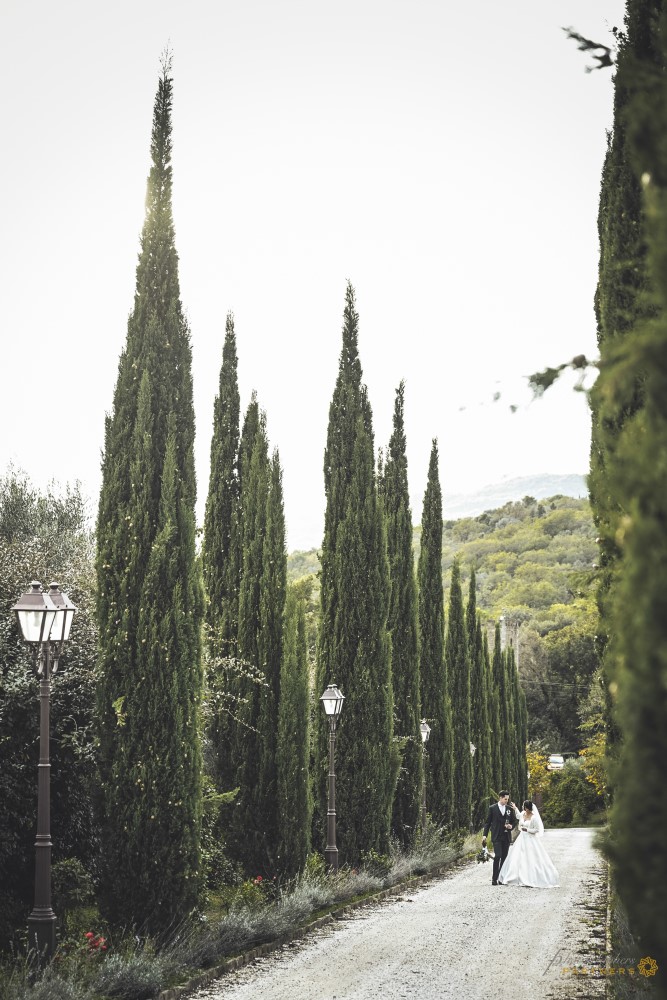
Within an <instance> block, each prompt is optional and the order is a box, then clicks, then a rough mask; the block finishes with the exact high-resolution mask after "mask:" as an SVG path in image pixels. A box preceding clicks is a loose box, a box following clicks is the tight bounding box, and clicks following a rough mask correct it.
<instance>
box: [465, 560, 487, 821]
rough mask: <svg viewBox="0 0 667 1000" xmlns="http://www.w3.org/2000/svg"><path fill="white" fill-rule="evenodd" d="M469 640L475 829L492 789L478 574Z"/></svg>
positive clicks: (472, 585) (471, 594)
mask: <svg viewBox="0 0 667 1000" xmlns="http://www.w3.org/2000/svg"><path fill="white" fill-rule="evenodd" d="M466 637H467V646H468V657H469V662H470V741H471V743H472V746H473V747H474V751H472V753H473V758H472V781H471V812H472V826H473V829H474V830H478V829H480V827H481V826H482V824H483V822H484V820H485V819H486V811H487V808H488V796H489V790H490V788H491V787H492V772H491V767H492V763H493V760H492V755H491V731H490V712H491V709H492V702H491V678H490V665H489V662H488V655H487V654H488V647H486V646H485V644H484V641H483V634H482V624H481V622H480V619H479V615H478V614H477V583H476V578H475V571H474V569H473V571H472V572H471V574H470V584H469V588H468V603H467V605H466Z"/></svg>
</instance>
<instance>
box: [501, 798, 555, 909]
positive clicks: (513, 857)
mask: <svg viewBox="0 0 667 1000" xmlns="http://www.w3.org/2000/svg"><path fill="white" fill-rule="evenodd" d="M510 805H511V806H512V808H513V809H514V814H515V816H516V818H517V819H518V820H519V829H520V830H521V833H520V834H519V836H518V838H517V840H516V841H515V843H514V845H513V846H512V849H511V850H510V852H509V854H508V855H507V858H506V859H505V863H504V864H503V867H502V868H501V869H500V875H499V876H498V882H499V883H500V884H501V885H527V886H531V887H532V888H534V889H555V888H556V887H557V886H558V884H559V883H558V872H557V871H556V868H555V866H554V863H553V861H552V860H551V858H550V857H549V855H548V854H547V852H546V849H545V847H544V845H543V844H542V841H541V837H542V834H543V833H544V823H543V822H542V819H541V817H540V814H539V812H538V810H537V806H536V805H534V804H533V803H532V802H531V800H530V799H526V801H525V802H524V804H523V812H522V813H519V810H518V809H517V807H516V806H515V805H514V803H513V802H511V803H510Z"/></svg>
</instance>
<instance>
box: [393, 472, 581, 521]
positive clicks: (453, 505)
mask: <svg viewBox="0 0 667 1000" xmlns="http://www.w3.org/2000/svg"><path fill="white" fill-rule="evenodd" d="M526 496H529V497H534V498H535V500H545V499H547V498H548V497H553V496H564V497H574V498H575V499H579V498H583V497H587V496H588V487H587V486H586V480H585V478H584V477H583V476H580V475H574V474H568V475H561V476H556V475H552V474H548V473H544V474H542V475H539V476H520V477H518V478H517V479H508V480H506V481H505V482H502V483H492V484H491V485H490V486H484V487H482V489H480V490H477V491H476V492H474V493H450V494H447V493H445V494H444V496H443V517H444V519H445V520H455V519H456V518H459V517H476V516H477V515H478V514H483V513H484V511H487V510H496V509H497V508H498V507H503V506H504V505H505V504H506V503H509V502H510V501H516V500H523V498H524V497H526ZM418 510H419V507H417V506H416V505H414V503H413V513H415V512H416V511H418Z"/></svg>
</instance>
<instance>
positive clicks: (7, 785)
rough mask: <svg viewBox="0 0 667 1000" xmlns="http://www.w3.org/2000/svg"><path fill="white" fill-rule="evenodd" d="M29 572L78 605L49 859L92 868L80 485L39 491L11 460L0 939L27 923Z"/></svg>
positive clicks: (34, 712)
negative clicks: (25, 608) (23, 631)
mask: <svg viewBox="0 0 667 1000" xmlns="http://www.w3.org/2000/svg"><path fill="white" fill-rule="evenodd" d="M35 578H37V579H39V580H41V581H42V583H43V584H44V585H45V586H46V585H48V583H50V582H51V581H52V580H57V581H58V583H59V584H60V586H61V588H62V590H63V591H64V592H65V593H67V594H68V595H69V596H70V598H71V599H72V601H73V602H74V603H75V604H76V606H77V609H78V610H77V614H76V615H75V618H74V624H73V626H72V632H71V637H70V640H69V642H68V643H67V646H66V648H65V650H64V651H63V654H62V656H61V659H60V664H59V669H58V672H57V674H56V675H55V676H54V677H53V680H52V684H51V733H52V739H51V743H50V753H51V803H52V820H51V839H52V841H53V861H54V863H58V862H59V861H61V860H63V859H65V858H76V859H78V860H79V861H80V862H82V863H83V864H85V866H86V868H87V869H88V871H90V872H91V873H92V874H93V875H94V876H95V875H97V874H98V873H99V867H98V865H99V845H100V839H99V829H98V826H97V823H96V820H95V817H94V815H93V809H92V796H93V790H94V786H95V756H94V742H95V732H94V719H93V711H94V706H95V694H94V691H95V678H94V669H95V660H96V656H97V628H96V625H95V617H94V608H93V550H92V541H91V534H90V531H89V527H88V518H87V513H86V505H85V502H84V500H83V498H82V496H81V494H80V492H79V489H78V487H75V488H73V489H72V488H68V489H65V490H62V491H60V490H59V489H58V488H56V487H55V486H53V487H51V488H49V489H48V490H47V491H44V492H42V491H39V490H37V489H35V488H34V487H33V486H32V485H31V484H30V482H29V480H28V479H27V477H26V476H25V475H23V474H22V473H19V472H17V471H15V470H13V469H9V470H8V472H7V473H6V474H5V475H4V476H3V477H2V478H0V606H1V607H2V615H1V616H0V759H2V767H1V768H0V801H1V802H2V809H0V885H1V886H2V891H1V892H0V948H4V947H6V946H7V945H8V943H9V942H10V941H11V940H12V939H13V937H14V934H15V932H16V931H17V930H18V929H19V928H21V929H22V928H24V927H25V921H26V919H27V915H28V912H29V911H30V909H31V905H32V893H33V880H34V869H35V848H34V843H35V828H36V821H37V763H38V756H39V754H38V741H39V713H40V708H39V698H38V682H37V678H36V675H35V671H34V669H33V663H32V656H31V653H30V651H29V650H28V648H27V646H26V645H25V643H24V642H23V640H22V639H21V636H20V632H19V629H18V625H17V623H16V618H15V616H14V614H13V613H12V612H11V611H10V610H9V609H10V608H11V606H12V605H13V604H15V602H16V601H17V600H18V598H19V596H20V595H21V594H22V593H23V592H24V591H26V590H28V589H29V587H30V583H31V581H32V580H33V579H35ZM54 903H55V905H56V906H57V900H54Z"/></svg>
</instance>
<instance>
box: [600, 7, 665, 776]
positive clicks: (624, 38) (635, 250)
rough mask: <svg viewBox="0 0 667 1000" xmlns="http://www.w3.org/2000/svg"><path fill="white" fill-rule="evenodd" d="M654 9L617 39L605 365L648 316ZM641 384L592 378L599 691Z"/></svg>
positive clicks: (605, 259) (603, 242)
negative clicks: (646, 110)
mask: <svg viewBox="0 0 667 1000" xmlns="http://www.w3.org/2000/svg"><path fill="white" fill-rule="evenodd" d="M661 9H662V0H627V5H626V16H625V31H624V32H622V33H620V34H619V51H618V61H617V72H616V78H615V85H614V125H613V129H612V131H611V132H610V134H609V137H608V145H607V154H606V157H605V162H604V166H603V171H602V183H601V188H600V203H599V210H598V235H599V240H600V259H599V270H598V285H597V289H596V293H595V311H596V317H597V336H598V347H599V352H600V357H601V359H603V360H605V362H606V364H607V365H609V362H610V360H611V359H612V358H613V357H615V356H617V355H618V356H622V353H623V351H624V345H625V342H626V340H627V338H628V337H631V336H632V331H633V329H634V327H635V324H636V323H638V322H641V321H642V320H645V319H646V318H647V316H648V315H649V314H650V312H651V311H652V310H653V306H652V305H651V298H650V294H649V293H650V276H649V269H648V267H647V259H646V254H647V246H646V225H645V219H644V209H643V205H642V192H641V180H640V177H641V171H639V172H638V170H637V167H636V164H634V163H633V148H632V141H631V131H632V117H633V114H634V115H636V112H637V110H638V105H637V102H638V101H641V95H642V92H643V90H644V89H645V87H646V82H647V79H648V76H647V75H646V74H647V73H651V72H652V71H653V72H655V71H657V72H660V69H659V67H660V66H661V58H662V56H661V53H660V44H659V41H658V34H657V26H658V19H659V15H660V11H661ZM639 67H641V70H640V71H639V72H638V68H639ZM644 378H645V373H644V372H642V371H640V370H634V371H633V372H632V377H631V378H630V379H628V380H624V381H623V391H622V392H618V391H616V392H609V390H608V388H607V385H608V383H607V380H605V379H598V380H597V382H596V384H595V385H594V386H593V388H592V390H591V393H590V397H589V399H590V403H591V411H592V427H591V463H590V474H589V477H588V485H589V492H590V497H591V508H592V512H593V517H594V519H595V523H596V526H597V529H598V538H599V545H600V579H599V588H598V605H599V607H600V611H601V627H600V629H599V633H598V635H599V638H598V648H599V651H600V653H601V654H602V660H603V673H604V675H605V677H606V680H607V684H606V685H605V690H606V691H608V684H609V682H610V680H611V673H612V672H613V668H612V666H611V665H610V666H609V667H607V665H606V657H605V648H606V641H607V639H606V636H607V631H608V629H607V618H608V615H609V614H610V613H611V612H610V606H611V604H612V603H613V594H614V579H615V576H616V574H617V572H618V562H619V559H620V555H621V546H620V545H619V539H620V538H621V537H622V531H621V530H619V529H620V527H621V524H620V522H621V521H622V519H623V516H624V510H623V506H622V502H621V496H619V495H618V492H617V490H616V488H615V484H614V466H615V463H616V450H617V445H618V439H619V436H620V435H621V433H622V431H623V427H624V426H625V423H626V422H627V421H628V420H630V419H631V418H632V416H633V414H635V413H637V412H638V411H639V410H641V407H642V397H643V383H644ZM608 709H609V711H608V716H607V721H608V736H609V738H610V743H614V742H615V741H616V739H617V735H618V734H617V732H616V730H615V726H614V724H613V719H612V715H611V711H610V709H611V703H610V702H609V704H608ZM610 777H611V776H610Z"/></svg>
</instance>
